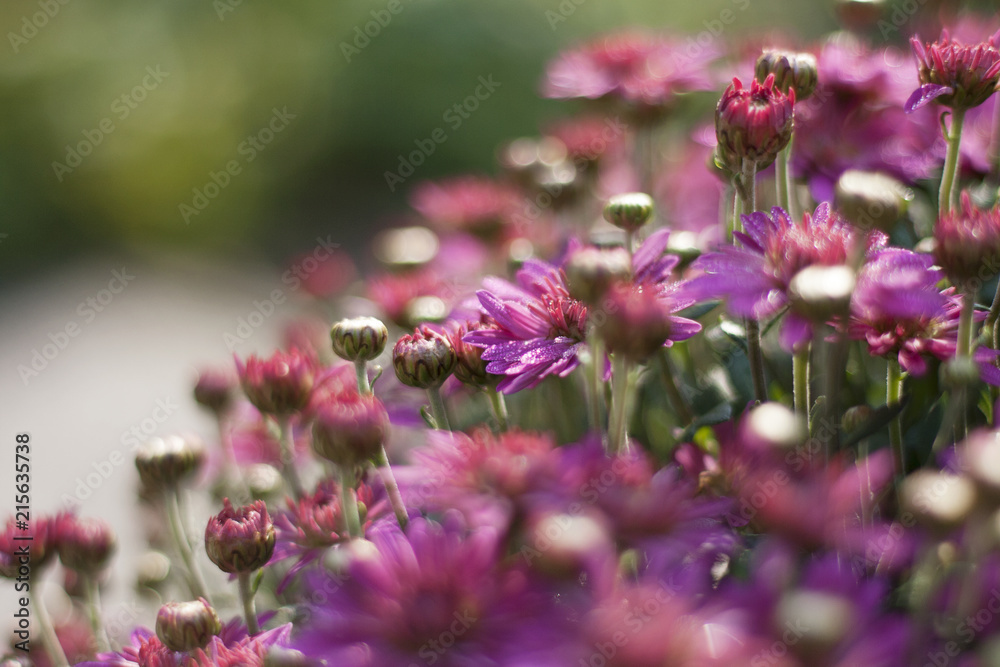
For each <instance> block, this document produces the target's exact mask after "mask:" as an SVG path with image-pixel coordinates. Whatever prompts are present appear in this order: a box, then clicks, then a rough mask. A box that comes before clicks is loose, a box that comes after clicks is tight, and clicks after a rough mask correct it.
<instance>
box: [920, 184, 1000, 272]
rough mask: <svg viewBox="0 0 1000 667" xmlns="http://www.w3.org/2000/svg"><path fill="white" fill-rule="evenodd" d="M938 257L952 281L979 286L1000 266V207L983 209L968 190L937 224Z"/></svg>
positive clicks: (935, 229)
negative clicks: (960, 201) (955, 207)
mask: <svg viewBox="0 0 1000 667" xmlns="http://www.w3.org/2000/svg"><path fill="white" fill-rule="evenodd" d="M934 240H935V241H936V243H935V245H934V261H935V262H936V263H937V265H938V266H940V267H941V268H942V269H944V272H945V274H946V275H947V276H948V277H949V278H951V280H952V282H954V283H956V284H957V285H961V286H963V287H965V286H968V287H970V288H972V289H973V290H978V288H979V284H977V283H982V282H984V281H985V280H986V279H987V278H989V277H991V276H993V275H994V274H996V273H997V270H998V269H1000V207H996V206H994V207H993V208H992V209H988V210H984V209H980V208H978V207H976V206H974V205H973V204H972V199H971V198H970V197H969V193H968V192H963V193H962V204H961V206H960V207H959V208H957V209H954V210H952V211H949V212H948V213H945V214H944V215H943V216H941V218H940V219H939V220H938V223H937V225H935V226H934Z"/></svg>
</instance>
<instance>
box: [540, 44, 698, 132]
mask: <svg viewBox="0 0 1000 667" xmlns="http://www.w3.org/2000/svg"><path fill="white" fill-rule="evenodd" d="M681 47H682V44H681V43H679V42H675V41H674V40H672V39H670V38H667V37H664V36H657V35H650V34H646V33H641V32H623V33H617V34H613V35H606V36H604V37H602V38H600V39H598V40H596V41H594V42H591V43H589V44H585V45H583V46H581V47H579V48H576V49H573V50H571V51H567V52H565V53H563V54H561V55H560V56H558V57H557V58H556V59H555V60H553V61H552V62H551V63H549V66H548V68H547V70H546V74H545V82H544V84H543V86H542V92H543V94H544V95H545V96H546V97H552V98H557V99H581V98H582V99H588V100H602V101H613V102H617V103H618V104H621V105H624V106H625V107H626V109H628V110H630V111H633V112H636V113H640V114H659V113H662V112H663V111H665V110H667V109H669V107H670V106H671V104H672V103H673V102H674V101H675V99H676V97H677V96H678V95H680V94H683V93H686V92H689V91H695V90H711V88H712V80H711V77H710V74H709V72H708V65H709V64H710V63H711V62H712V60H713V59H714V58H715V56H716V53H715V52H714V51H713V50H712V49H701V50H699V53H698V56H697V57H695V58H690V57H688V56H687V55H686V54H685V52H684V51H683V50H682V48H681Z"/></svg>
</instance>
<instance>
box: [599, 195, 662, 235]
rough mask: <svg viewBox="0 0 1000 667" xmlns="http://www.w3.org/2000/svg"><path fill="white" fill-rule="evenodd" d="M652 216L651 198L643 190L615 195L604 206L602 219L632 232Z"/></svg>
mask: <svg viewBox="0 0 1000 667" xmlns="http://www.w3.org/2000/svg"><path fill="white" fill-rule="evenodd" d="M651 217H653V198H652V197H650V196H649V195H647V194H646V193H644V192H628V193H625V194H621V195H615V196H614V197H612V198H611V199H609V200H608V203H607V204H605V206H604V219H605V220H607V221H608V222H610V223H611V224H612V225H614V226H615V227H618V228H619V229H624V230H625V231H627V232H634V231H636V230H637V229H639V228H640V227H642V226H643V225H645V224H646V223H647V222H649V219H650V218H651Z"/></svg>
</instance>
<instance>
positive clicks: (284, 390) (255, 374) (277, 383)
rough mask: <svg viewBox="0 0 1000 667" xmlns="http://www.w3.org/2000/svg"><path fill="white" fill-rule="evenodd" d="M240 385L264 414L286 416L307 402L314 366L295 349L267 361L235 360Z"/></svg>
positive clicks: (314, 364)
mask: <svg viewBox="0 0 1000 667" xmlns="http://www.w3.org/2000/svg"><path fill="white" fill-rule="evenodd" d="M236 370H237V371H238V372H239V375H240V385H241V386H242V387H243V391H244V392H245V393H246V395H247V398H248V399H250V402H251V403H253V405H254V407H255V408H257V409H258V410H260V411H261V412H262V413H264V414H267V415H289V414H291V413H293V412H297V411H298V410H301V409H302V408H304V407H305V406H306V404H307V403H308V402H309V392H310V391H312V388H313V382H314V379H315V375H316V363H315V361H314V360H313V359H312V358H310V357H309V356H307V355H305V354H303V353H301V352H299V351H298V350H295V349H293V350H290V351H288V352H283V351H280V350H279V351H277V352H275V353H274V354H273V355H271V357H270V358H269V359H260V358H258V357H257V356H256V355H250V357H248V358H247V360H246V362H245V363H244V362H242V361H240V359H239V358H238V357H237V358H236Z"/></svg>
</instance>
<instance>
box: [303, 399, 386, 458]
mask: <svg viewBox="0 0 1000 667" xmlns="http://www.w3.org/2000/svg"><path fill="white" fill-rule="evenodd" d="M388 432H389V413H388V412H386V409H385V406H384V405H382V401H380V400H378V399H377V398H375V397H374V396H362V395H360V394H357V393H353V394H348V393H345V394H340V395H337V396H335V397H332V398H331V399H330V400H328V401H324V402H323V404H322V405H320V406H319V407H318V408H317V409H316V416H315V419H314V421H313V439H312V446H313V451H314V452H316V454H317V455H318V456H321V457H322V458H324V459H326V460H327V461H332V462H333V463H336V464H337V465H339V466H354V465H359V464H361V463H364V462H366V461H370V460H372V459H374V458H375V457H376V456H377V455H378V454H379V452H380V451H381V449H382V445H383V443H384V442H385V438H386V434H387V433H388Z"/></svg>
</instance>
